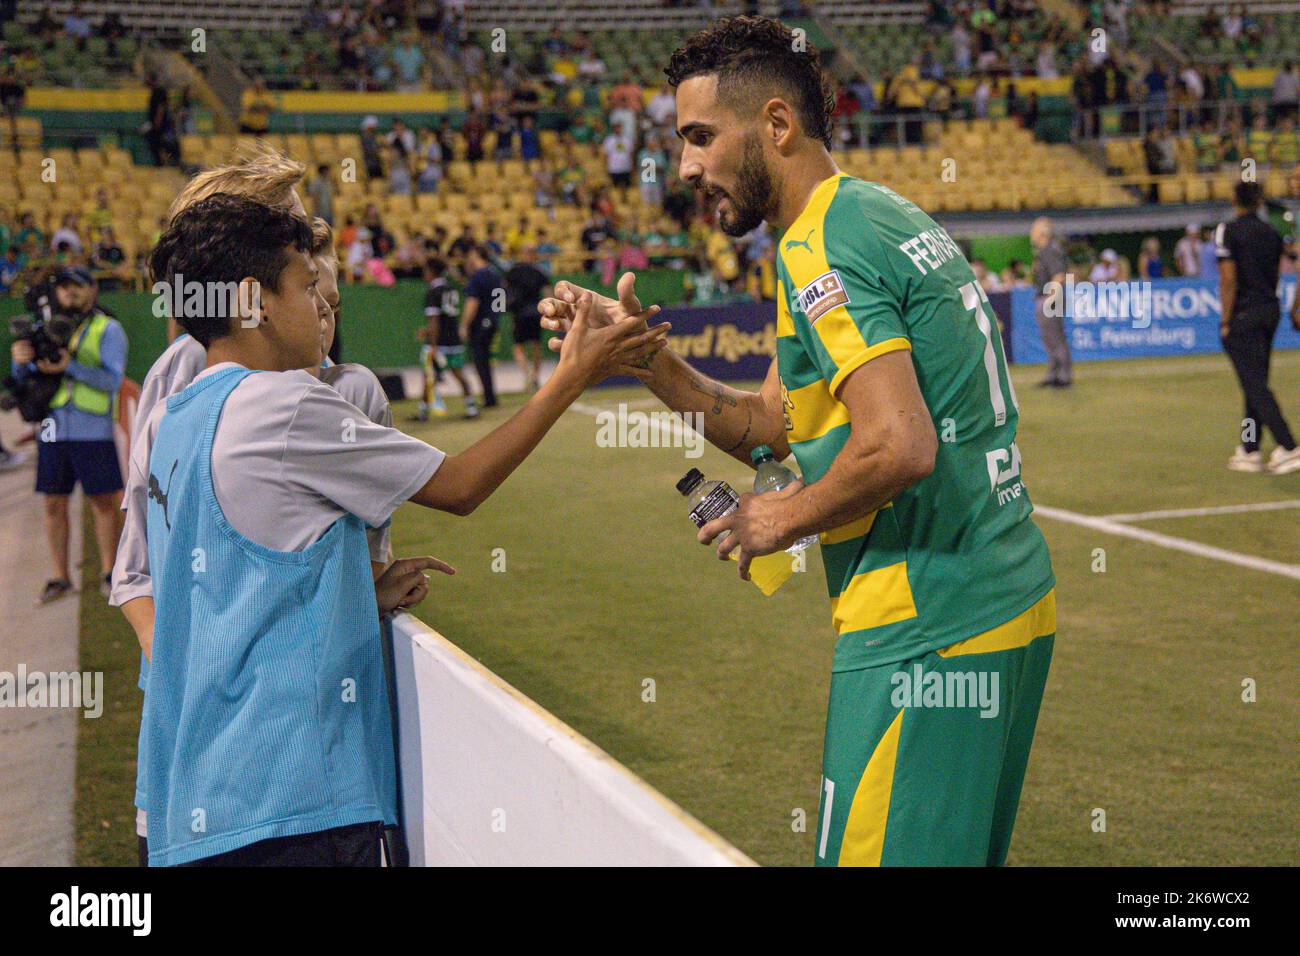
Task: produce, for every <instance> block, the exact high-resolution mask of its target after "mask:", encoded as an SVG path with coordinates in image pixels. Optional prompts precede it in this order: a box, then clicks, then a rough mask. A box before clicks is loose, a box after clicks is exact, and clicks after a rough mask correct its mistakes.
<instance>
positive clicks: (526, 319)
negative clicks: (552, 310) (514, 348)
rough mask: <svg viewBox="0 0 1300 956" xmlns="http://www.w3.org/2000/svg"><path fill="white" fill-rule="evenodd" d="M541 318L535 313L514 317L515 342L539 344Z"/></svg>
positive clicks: (540, 338)
mask: <svg viewBox="0 0 1300 956" xmlns="http://www.w3.org/2000/svg"><path fill="white" fill-rule="evenodd" d="M541 340H542V317H541V316H540V315H538V314H537V313H536V312H533V313H531V314H530V313H525V314H524V315H517V316H515V342H516V343H518V342H540V341H541Z"/></svg>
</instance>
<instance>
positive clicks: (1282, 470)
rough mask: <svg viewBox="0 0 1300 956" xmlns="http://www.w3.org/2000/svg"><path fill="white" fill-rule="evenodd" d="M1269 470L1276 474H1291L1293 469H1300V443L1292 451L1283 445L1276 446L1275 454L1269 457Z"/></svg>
mask: <svg viewBox="0 0 1300 956" xmlns="http://www.w3.org/2000/svg"><path fill="white" fill-rule="evenodd" d="M1268 470H1269V473H1270V474H1274V475H1289V474H1291V472H1293V471H1300V445H1296V446H1295V447H1294V448H1292V449H1291V450H1290V451H1287V450H1286V449H1285V448H1283V447H1282V446H1281V445H1278V446H1277V447H1276V448H1274V449H1273V454H1271V455H1269V457H1268Z"/></svg>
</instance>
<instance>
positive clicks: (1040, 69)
mask: <svg viewBox="0 0 1300 956" xmlns="http://www.w3.org/2000/svg"><path fill="white" fill-rule="evenodd" d="M1034 72H1035V73H1037V74H1038V78H1039V79H1040V80H1054V79H1056V78H1057V77H1058V76H1060V75H1061V73H1060V71H1059V70H1058V69H1057V68H1056V47H1055V46H1054V45H1053V44H1052V43H1049V42H1048V41H1046V40H1044V41H1043V42H1042V43H1040V44H1039V45H1038V59H1037V60H1036V61H1034Z"/></svg>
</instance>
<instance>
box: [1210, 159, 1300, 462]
mask: <svg viewBox="0 0 1300 956" xmlns="http://www.w3.org/2000/svg"><path fill="white" fill-rule="evenodd" d="M1262 199H1263V194H1262V192H1261V190H1260V188H1259V184H1258V183H1253V182H1251V183H1244V182H1243V183H1238V184H1237V188H1236V200H1235V203H1234V205H1235V207H1236V213H1237V218H1235V219H1233V220H1232V221H1231V222H1225V223H1220V225H1219V228H1218V229H1217V230H1216V231H1215V234H1214V243H1215V252H1216V254H1217V255H1218V258H1219V298H1220V301H1221V303H1222V309H1223V318H1222V320H1221V321H1220V324H1219V337H1220V338H1221V339H1222V340H1223V348H1224V351H1226V352H1227V353H1228V358H1229V359H1230V360H1231V361H1232V367H1233V369H1234V370H1235V371H1236V373H1237V379H1238V381H1240V382H1241V390H1242V392H1243V393H1244V395H1245V398H1246V418H1245V421H1243V422H1242V434H1241V444H1240V445H1239V446H1238V447H1237V450H1236V451H1235V452H1234V453H1233V455H1232V457H1231V458H1229V459H1228V467H1229V468H1231V469H1232V470H1233V471H1256V472H1259V471H1265V470H1267V471H1269V472H1272V473H1273V474H1275V475H1285V474H1288V473H1290V472H1293V471H1300V450H1297V449H1296V444H1295V439H1294V438H1292V436H1291V429H1290V428H1289V427H1288V426H1287V423H1286V419H1285V418H1283V417H1282V409H1281V407H1280V406H1279V405H1278V402H1277V398H1276V397H1275V396H1274V395H1273V391H1272V389H1270V388H1269V387H1268V372H1269V360H1270V358H1271V357H1272V352H1273V336H1274V335H1275V334H1276V332H1277V327H1278V325H1279V324H1280V323H1281V318H1282V309H1281V305H1280V303H1279V302H1278V298H1277V280H1278V271H1279V267H1280V264H1281V261H1282V254H1283V243H1282V237H1281V236H1280V235H1278V232H1277V230H1276V229H1274V228H1273V227H1272V226H1270V225H1269V224H1268V223H1267V222H1265V221H1264V220H1263V219H1261V218H1260V216H1259V214H1258V210H1259V205H1260V202H1261V201H1262ZM1292 321H1293V322H1294V321H1295V317H1294V316H1293V317H1292ZM1261 429H1267V430H1268V431H1269V432H1270V433H1271V434H1272V435H1273V439H1274V441H1276V442H1277V447H1276V448H1274V449H1273V454H1272V456H1271V457H1270V458H1269V460H1268V463H1267V464H1265V462H1264V459H1263V456H1262V455H1261V454H1260V451H1259V437H1260V434H1259V433H1260V430H1261Z"/></svg>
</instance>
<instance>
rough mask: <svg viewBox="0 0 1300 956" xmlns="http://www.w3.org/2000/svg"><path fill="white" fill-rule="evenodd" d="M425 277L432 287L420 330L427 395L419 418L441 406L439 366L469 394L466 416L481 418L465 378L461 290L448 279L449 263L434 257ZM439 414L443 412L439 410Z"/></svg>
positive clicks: (425, 298)
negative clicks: (461, 330) (438, 388)
mask: <svg viewBox="0 0 1300 956" xmlns="http://www.w3.org/2000/svg"><path fill="white" fill-rule="evenodd" d="M424 277H425V280H426V281H427V282H428V283H429V287H428V289H427V291H426V292H425V294H424V318H425V327H424V328H423V329H421V330H420V339H421V341H423V342H424V345H423V347H422V348H421V349H420V364H421V365H422V366H423V367H424V397H423V399H422V401H421V402H420V409H419V413H418V415H417V420H418V421H427V420H428V417H429V412H430V411H434V412H437V410H438V408H439V407H441V403H440V400H439V399H438V397H437V392H436V387H437V386H436V379H437V374H438V373H437V367H438V365H441V366H442V367H443V368H445V369H446V370H447V371H448V372H450V373H451V376H452V378H454V379H455V380H456V381H457V382H458V383H459V384H460V388H461V393H462V394H463V395H464V396H465V417H466V418H477V417H478V402H477V401H476V400H475V398H474V391H473V389H471V388H470V385H469V379H468V378H466V377H465V344H464V342H463V341H462V340H461V337H460V312H461V295H460V289H458V288H456V287H455V286H454V285H452V284H451V283H450V282H449V281H447V263H446V262H445V261H443V260H442V259H441V258H439V257H438V256H433V257H431V258H430V259H429V261H428V262H427V263H426V264H425V267H424ZM438 414H442V413H441V412H438Z"/></svg>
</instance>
